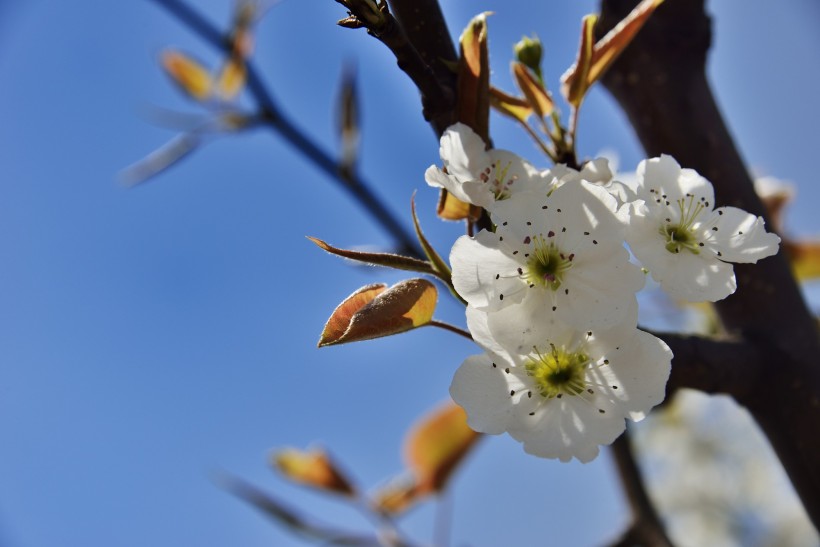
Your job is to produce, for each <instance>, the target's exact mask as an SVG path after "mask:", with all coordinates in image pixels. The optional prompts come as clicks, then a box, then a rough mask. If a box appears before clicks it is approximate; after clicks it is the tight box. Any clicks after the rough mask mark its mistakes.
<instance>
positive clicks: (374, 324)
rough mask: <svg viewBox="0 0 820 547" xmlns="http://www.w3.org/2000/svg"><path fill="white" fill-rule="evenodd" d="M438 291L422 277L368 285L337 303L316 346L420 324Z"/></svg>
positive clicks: (427, 319)
mask: <svg viewBox="0 0 820 547" xmlns="http://www.w3.org/2000/svg"><path fill="white" fill-rule="evenodd" d="M437 299H438V291H437V290H436V287H435V285H433V284H432V283H431V282H429V281H427V280H426V279H408V280H405V281H401V282H399V283H396V284H395V285H393V286H392V287H390V288H389V289H386V290H385V289H384V285H368V286H367V287H363V288H362V289H359V290H358V291H356V292H355V293H353V294H352V295H351V296H349V297H348V298H347V299H345V301H344V302H342V303H341V304H340V305H339V307H337V308H336V309H335V310H334V311H333V314H332V315H331V316H330V319H329V320H328V322H327V325H325V329H324V331H323V332H322V336H321V338H320V339H319V347H322V346H330V345H334V344H344V343H347V342H358V341H360V340H370V339H372V338H379V337H382V336H390V335H392V334H399V333H402V332H406V331H408V330H411V329H414V328H417V327H421V326H424V325H426V324H428V323H429V322H430V321H431V320H432V318H433V312H434V311H435V308H436V300H437Z"/></svg>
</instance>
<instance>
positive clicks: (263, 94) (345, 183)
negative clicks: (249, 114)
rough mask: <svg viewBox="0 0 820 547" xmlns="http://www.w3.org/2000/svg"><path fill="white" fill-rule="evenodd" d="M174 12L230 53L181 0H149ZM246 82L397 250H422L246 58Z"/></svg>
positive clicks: (265, 118)
mask: <svg viewBox="0 0 820 547" xmlns="http://www.w3.org/2000/svg"><path fill="white" fill-rule="evenodd" d="M152 1H153V2H154V3H156V4H159V5H160V6H161V7H163V8H165V9H166V10H167V11H169V12H170V13H171V14H172V15H174V16H175V17H176V18H177V19H179V21H180V22H182V23H183V24H185V25H186V26H187V27H189V28H190V29H191V30H193V31H194V32H195V33H196V34H198V35H199V36H200V37H201V38H203V39H204V40H206V41H207V42H208V43H210V44H211V45H212V46H214V47H216V48H217V49H219V50H221V51H224V52H226V53H230V51H231V42H230V39H229V36H227V35H225V34H223V33H222V32H220V31H219V29H218V28H217V27H215V26H214V25H212V24H211V23H209V22H208V21H207V20H206V19H205V18H204V17H202V15H200V14H199V13H198V12H196V11H195V10H194V9H193V8H191V7H190V6H189V5H188V4H187V3H186V2H184V1H182V0H152ZM246 73H247V85H248V90H249V91H250V94H251V96H253V98H254V100H255V101H256V103H257V106H258V108H259V110H260V119H261V121H262V122H263V123H264V124H265V125H266V126H267V127H269V128H270V129H272V130H273V131H274V132H276V133H278V134H279V135H280V136H281V137H282V138H284V139H285V141H287V142H288V143H290V144H291V145H292V146H293V147H294V148H296V149H297V150H298V151H299V152H300V153H301V154H302V155H303V156H304V157H305V158H307V159H308V160H309V161H310V162H311V163H313V164H314V165H315V166H316V167H318V168H319V169H320V170H321V171H323V172H324V173H325V174H326V175H328V176H329V177H330V178H331V179H333V180H335V181H336V182H338V183H341V185H342V187H343V188H345V189H346V190H347V191H348V192H350V194H352V196H353V197H354V198H355V199H356V200H357V201H358V202H359V204H360V205H362V206H363V207H364V208H365V209H366V210H367V211H368V212H369V213H370V215H371V216H372V217H373V218H374V219H375V220H376V221H377V222H378V223H379V224H380V225H381V226H382V228H384V229H385V230H386V231H387V232H388V233H389V234H390V235H391V236H392V237H393V238H395V239H396V241H397V242H398V243H399V245H400V249H399V252H400V253H402V254H410V255H413V256H416V257H420V258H421V257H423V256H424V254H423V252H422V251H421V249H420V248H419V246H418V243H416V240H415V237H414V236H413V235H412V234H411V232H410V231H409V230H407V229H406V228H404V227H403V226H402V225H401V224H400V223H399V222H398V221H397V220H396V217H395V216H393V214H392V213H391V212H390V211H389V209H388V208H387V206H386V205H385V204H384V203H382V201H381V200H380V199H379V198H378V197H377V196H376V195H375V194H374V193H373V192H372V191H371V190H370V186H369V185H368V184H367V183H365V181H364V180H363V179H362V178H360V177H359V176H357V175H356V174H355V173H351V172H350V170H349V169H343V168H342V167H341V166H340V165H339V163H338V162H337V161H336V160H335V159H333V157H332V156H331V155H330V154H328V153H327V152H325V151H324V150H322V149H321V148H319V146H318V145H317V144H316V143H315V142H313V141H312V140H311V139H310V138H309V137H308V136H307V135H306V134H305V133H304V132H302V131H301V130H299V129H298V128H297V127H296V126H295V125H294V124H293V123H292V122H291V121H290V120H289V119H288V118H287V117H286V116H285V115H284V113H283V112H282V111H281V110H280V109H279V107H278V106H277V104H276V102H275V101H274V99H273V96H272V94H271V93H270V91H269V90H268V88H267V86H265V84H264V82H263V81H262V79H261V78H260V77H259V74H258V72H257V71H256V69H255V67H254V66H253V63H250V62H246Z"/></svg>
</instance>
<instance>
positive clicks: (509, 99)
mask: <svg viewBox="0 0 820 547" xmlns="http://www.w3.org/2000/svg"><path fill="white" fill-rule="evenodd" d="M490 106H492V107H493V108H495V109H496V110H497V111H499V112H500V113H501V114H504V115H505V116H509V117H510V118H513V119H515V120H518V121H519V122H521V123H527V119H529V117H530V116H531V115H532V113H533V110H532V107H531V106H530V103H529V102H527V101H526V100H524V99H521V98H519V97H515V96H513V95H509V94H507V93H504V92H503V91H501V90H500V89H498V88H497V87H491V88H490Z"/></svg>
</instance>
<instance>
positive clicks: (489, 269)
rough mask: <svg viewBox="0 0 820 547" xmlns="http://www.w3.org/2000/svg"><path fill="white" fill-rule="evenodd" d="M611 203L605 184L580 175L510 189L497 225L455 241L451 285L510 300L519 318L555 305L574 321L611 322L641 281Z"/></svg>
mask: <svg viewBox="0 0 820 547" xmlns="http://www.w3.org/2000/svg"><path fill="white" fill-rule="evenodd" d="M616 209H617V203H616V202H615V199H614V198H613V197H612V196H610V195H609V194H608V193H607V192H606V191H605V190H603V189H602V188H600V187H598V186H595V185H593V184H590V183H588V182H585V181H582V180H578V181H575V182H573V183H571V184H564V185H562V186H559V187H557V188H556V189H555V190H554V191H553V192H552V193H551V194H550V195H549V196H546V195H544V194H541V193H536V192H520V193H517V194H514V195H513V196H511V197H510V198H509V199H506V200H504V201H499V202H497V203H496V204H495V206H494V208H493V210H492V211H491V218H492V221H493V222H494V223H495V225H496V229H495V231H494V232H491V231H487V230H482V231H480V232H479V233H478V234H476V235H475V237H468V236H462V237H461V238H459V239H458V240H457V241H456V243H455V245H454V246H453V249H452V251H451V253H450V262H451V265H452V268H453V285H454V286H455V289H456V291H457V292H458V293H459V294H460V295H461V296H462V297H463V298H464V299H465V300H466V301H467V302H468V303H469V305H470V306H472V307H474V308H478V309H481V310H484V311H494V310H498V309H502V308H504V307H507V306H514V307H515V308H516V313H517V314H518V316H519V317H520V318H521V321H524V322H528V323H541V322H545V321H548V320H549V319H550V315H551V314H553V313H558V314H559V315H560V316H561V319H562V320H563V321H566V322H567V323H569V324H571V325H574V326H575V327H576V328H579V329H585V328H587V327H593V326H594V327H605V326H612V325H614V324H615V323H617V322H619V321H621V320H622V319H623V318H624V315H625V312H626V310H628V309H629V307H630V306H631V305H632V304H633V303H634V301H635V293H636V292H637V291H638V290H640V289H641V288H642V287H643V284H644V276H643V274H642V273H641V271H640V269H639V268H638V267H637V266H635V265H634V264H631V263H630V262H629V253H628V252H627V251H626V249H625V248H624V246H623V237H624V229H625V225H624V222H623V220H622V219H621V218H619V217H618V216H617V215H616V213H615V210H616ZM633 326H634V325H633Z"/></svg>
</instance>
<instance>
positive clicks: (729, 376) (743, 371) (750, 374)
mask: <svg viewBox="0 0 820 547" xmlns="http://www.w3.org/2000/svg"><path fill="white" fill-rule="evenodd" d="M651 334H653V335H655V336H657V337H658V338H660V339H661V340H663V341H664V342H666V345H668V346H669V349H671V350H672V353H673V354H674V357H673V358H672V372H671V374H670V376H669V381H668V382H667V384H666V393H667V398H668V397H670V396H671V395H672V393H674V392H675V391H676V390H678V389H680V388H684V387H685V388H691V389H697V390H700V391H703V392H704V393H710V394H721V393H722V394H727V395H732V396H733V397H735V398H736V399H742V398H744V397H745V396H746V395H747V394H748V393H750V392H751V391H752V390H753V389H754V388H755V386H756V385H757V383H758V382H759V381H760V374H761V371H762V370H763V367H765V365H766V362H767V356H766V353H765V351H763V350H762V349H761V348H759V347H757V346H755V345H754V344H753V343H751V342H747V341H742V340H716V339H711V338H704V337H702V336H687V335H682V334H671V333H658V332H652V333H651Z"/></svg>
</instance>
